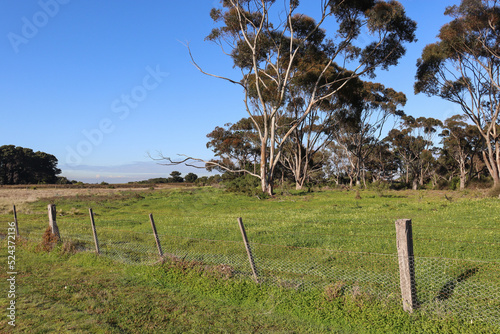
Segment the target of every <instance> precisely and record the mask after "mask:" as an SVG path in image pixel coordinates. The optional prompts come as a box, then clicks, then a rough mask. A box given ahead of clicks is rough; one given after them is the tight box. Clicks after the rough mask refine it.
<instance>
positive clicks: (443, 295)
mask: <svg viewBox="0 0 500 334" xmlns="http://www.w3.org/2000/svg"><path fill="white" fill-rule="evenodd" d="M478 271H479V268H471V269H467V270H466V271H464V272H463V273H462V274H460V275H459V276H458V277H457V278H455V279H452V280H450V281H448V282H446V284H445V285H444V286H443V287H442V288H441V290H439V292H438V296H437V297H436V299H437V300H439V301H445V300H448V299H450V298H451V297H452V296H453V292H454V291H455V289H456V287H457V284H458V283H461V282H463V281H465V280H467V279H469V278H471V277H472V276H474V275H475V274H477V272H478Z"/></svg>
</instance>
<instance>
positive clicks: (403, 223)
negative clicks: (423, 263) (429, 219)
mask: <svg viewBox="0 0 500 334" xmlns="http://www.w3.org/2000/svg"><path fill="white" fill-rule="evenodd" d="M396 241H397V248H398V262H399V282H400V286H401V298H402V301H403V310H405V311H406V312H410V313H411V312H413V310H414V309H416V308H417V307H418V303H417V289H416V284H415V260H414V256H413V236H412V230H411V219H399V220H397V221H396Z"/></svg>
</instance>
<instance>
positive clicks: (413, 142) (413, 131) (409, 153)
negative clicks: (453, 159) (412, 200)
mask: <svg viewBox="0 0 500 334" xmlns="http://www.w3.org/2000/svg"><path fill="white" fill-rule="evenodd" d="M402 119H403V121H402V122H401V126H400V129H392V130H391V131H389V134H388V135H387V137H386V138H385V139H384V140H385V141H386V142H388V143H390V145H391V148H392V151H393V152H394V153H395V154H396V155H397V156H398V157H399V159H400V160H401V162H402V169H401V171H400V172H401V176H404V177H405V178H406V183H408V184H409V183H410V180H411V181H412V182H411V183H412V188H413V189H415V190H416V189H417V188H418V186H419V185H421V186H422V185H423V184H424V182H425V181H426V180H427V179H428V177H429V176H430V175H431V174H433V173H434V169H433V167H434V166H433V165H434V164H435V158H434V151H435V148H434V136H435V135H436V133H437V130H438V128H439V127H441V126H442V123H441V121H440V120H437V119H435V118H431V117H430V118H425V117H419V118H417V119H415V118H414V117H412V116H404V117H403V118H402Z"/></svg>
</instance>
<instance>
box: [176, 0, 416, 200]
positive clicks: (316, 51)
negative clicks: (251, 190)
mask: <svg viewBox="0 0 500 334" xmlns="http://www.w3.org/2000/svg"><path fill="white" fill-rule="evenodd" d="M221 2H222V9H215V8H214V9H212V11H211V12H210V16H211V17H212V19H213V20H214V22H215V23H216V24H217V25H218V27H217V28H214V29H213V30H212V32H211V33H210V34H209V35H208V36H207V40H209V41H212V42H215V43H217V44H218V45H220V46H221V48H222V50H223V52H224V53H225V54H226V55H229V56H230V57H231V59H232V62H233V65H234V67H235V68H238V69H240V71H241V77H240V78H239V79H230V78H226V77H221V76H218V75H215V74H210V73H208V72H205V71H204V70H203V69H202V68H201V67H200V66H199V65H197V63H196V62H195V60H194V58H192V60H193V63H194V64H195V65H196V66H197V67H198V69H199V70H200V71H202V72H203V73H205V74H208V75H211V76H213V77H217V78H221V79H224V80H227V81H229V82H231V83H233V84H237V85H240V86H241V87H242V88H243V92H244V108H245V110H246V112H247V114H248V116H249V118H250V120H251V121H252V122H253V125H254V128H255V129H256V133H257V135H258V139H259V142H260V144H259V145H258V147H259V150H260V152H259V155H260V159H259V160H260V166H259V168H260V170H259V171H258V173H253V175H255V176H256V177H258V178H259V179H260V181H261V188H262V191H263V192H265V193H268V194H272V193H273V183H274V175H275V170H276V168H277V166H278V165H279V164H280V161H282V156H283V154H284V152H285V147H286V146H287V143H289V139H290V137H292V136H293V134H294V133H296V130H297V128H299V127H300V126H301V125H302V124H303V122H305V121H306V120H307V119H308V117H309V116H310V115H311V113H314V112H316V111H318V110H319V111H321V112H322V113H326V114H328V113H332V112H335V110H334V109H332V108H331V106H332V105H333V104H335V103H336V101H342V99H343V98H344V97H346V96H348V94H349V91H348V90H345V89H346V87H348V86H349V84H350V82H351V81H352V80H353V79H356V78H359V77H360V76H363V75H367V76H370V77H374V76H375V70H376V69H377V68H381V69H388V68H389V67H390V66H393V65H396V64H397V63H398V60H399V59H400V58H401V57H402V56H403V55H404V54H405V44H406V43H411V42H414V41H415V29H416V23H415V22H414V21H412V20H411V19H409V18H408V17H407V16H406V14H405V11H404V8H403V6H402V5H401V4H400V3H399V2H397V1H393V0H390V1H375V0H357V1H338V0H331V1H321V2H318V6H320V8H319V9H320V12H321V14H320V15H319V16H318V17H316V18H313V17H310V16H308V15H306V14H305V13H300V12H299V10H300V8H301V7H300V6H299V1H298V0H290V1H285V2H284V3H282V2H277V1H273V0H263V1H256V0H239V1H238V0H223V1H221ZM325 21H331V22H332V23H334V24H335V25H336V29H337V31H336V32H332V33H331V35H327V32H326V31H325V30H324V29H323V28H322V26H323V24H324V23H325ZM362 33H366V34H370V35H371V36H372V37H373V42H371V43H368V44H367V45H363V43H356V40H357V39H358V38H359V37H360V35H361V34H362ZM365 44H366V43H365ZM297 98H300V100H301V102H300V103H301V105H302V107H301V108H300V112H298V113H296V114H295V115H294V116H293V120H292V122H288V127H287V128H286V130H285V131H284V132H283V131H281V130H283V129H280V124H284V122H283V119H284V118H289V117H290V116H291V115H290V113H289V112H287V111H289V110H290V108H288V105H289V104H290V103H294V101H297ZM320 117H322V119H325V117H327V116H324V115H323V116H320ZM309 120H310V118H309ZM190 159H191V158H188V159H186V160H190ZM186 160H184V162H185V161H186ZM193 160H200V159H193ZM207 164H208V165H215V164H216V163H215V162H214V161H211V162H207ZM218 167H219V168H223V169H226V170H230V169H229V168H227V166H223V165H219V166H218ZM248 173H251V172H250V171H248Z"/></svg>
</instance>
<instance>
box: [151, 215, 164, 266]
mask: <svg viewBox="0 0 500 334" xmlns="http://www.w3.org/2000/svg"><path fill="white" fill-rule="evenodd" d="M149 220H150V221H151V228H152V229H153V234H154V236H155V241H156V247H157V248H158V254H160V257H163V250H162V249H161V244H160V238H158V233H157V232H156V225H155V221H154V219H153V214H152V213H150V214H149Z"/></svg>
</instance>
